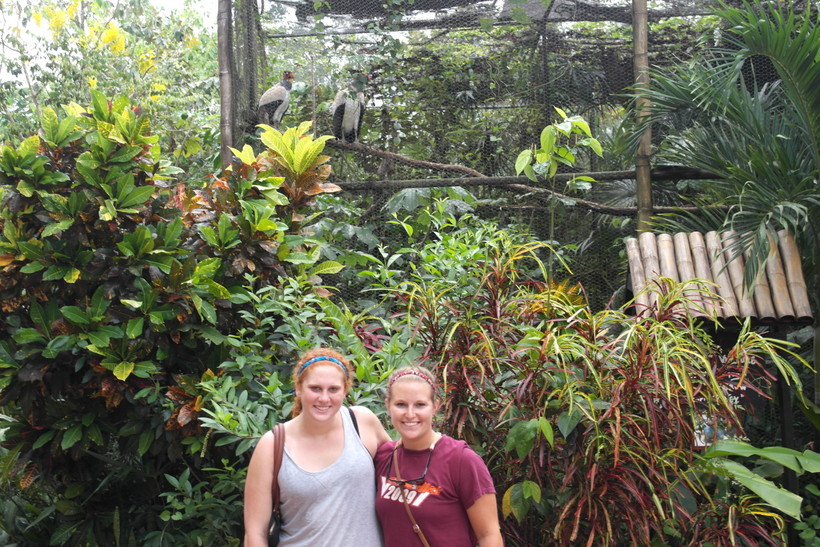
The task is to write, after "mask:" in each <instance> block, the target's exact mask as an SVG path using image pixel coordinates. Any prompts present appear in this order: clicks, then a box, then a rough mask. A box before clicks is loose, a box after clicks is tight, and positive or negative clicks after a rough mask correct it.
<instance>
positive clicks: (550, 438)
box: [538, 416, 555, 448]
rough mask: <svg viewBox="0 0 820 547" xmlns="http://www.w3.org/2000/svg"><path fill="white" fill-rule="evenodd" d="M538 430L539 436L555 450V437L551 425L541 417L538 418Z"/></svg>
mask: <svg viewBox="0 0 820 547" xmlns="http://www.w3.org/2000/svg"><path fill="white" fill-rule="evenodd" d="M538 429H540V430H541V434H542V435H544V438H545V439H546V440H547V442H548V443H549V444H550V446H551V447H553V448H555V435H554V433H553V430H552V424H551V423H550V422H549V420H547V419H546V418H544V417H543V416H541V417H539V418H538Z"/></svg>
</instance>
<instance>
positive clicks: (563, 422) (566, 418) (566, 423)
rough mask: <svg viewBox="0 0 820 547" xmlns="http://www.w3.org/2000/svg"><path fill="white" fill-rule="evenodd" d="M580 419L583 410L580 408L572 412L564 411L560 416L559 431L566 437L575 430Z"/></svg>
mask: <svg viewBox="0 0 820 547" xmlns="http://www.w3.org/2000/svg"><path fill="white" fill-rule="evenodd" d="M580 421H581V412H580V411H579V410H573V411H572V412H571V413H570V412H567V411H564V412H562V413H561V415H560V416H558V431H560V432H561V435H563V436H564V438H565V439H566V438H568V437H569V435H570V433H572V432H573V430H575V426H577V425H578V422H580Z"/></svg>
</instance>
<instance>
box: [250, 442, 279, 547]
mask: <svg viewBox="0 0 820 547" xmlns="http://www.w3.org/2000/svg"><path fill="white" fill-rule="evenodd" d="M272 487H273V432H271V431H268V432H267V433H265V434H264V435H263V436H262V438H261V439H260V440H259V443H258V444H257V445H256V448H255V449H254V451H253V456H251V463H250V465H248V476H247V478H246V479H245V547H267V546H268V525H269V524H270V517H271V513H272V511H273V493H272V491H271V488H272Z"/></svg>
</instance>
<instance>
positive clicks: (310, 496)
mask: <svg viewBox="0 0 820 547" xmlns="http://www.w3.org/2000/svg"><path fill="white" fill-rule="evenodd" d="M354 376H355V370H354V368H353V365H352V364H351V363H350V362H349V361H348V360H347V359H345V358H344V356H342V355H341V354H340V353H338V352H336V351H333V350H330V349H323V348H319V349H313V350H310V351H308V352H306V353H305V354H304V355H302V357H301V358H300V359H299V361H298V362H297V363H296V366H295V367H294V369H293V385H294V388H295V393H296V400H295V404H294V408H293V416H294V417H293V419H291V420H290V421H288V422H286V423H285V455H284V458H283V460H282V468H281V469H280V471H279V476H278V480H279V489H280V499H281V501H280V509H281V512H282V533H281V535H280V541H279V545H280V546H282V547H291V546H304V547H309V546H310V547H321V546H328V547H330V546H333V547H347V546H349V547H381V546H382V545H383V543H382V535H381V529H380V528H379V523H378V520H377V518H376V510H375V499H376V478H375V477H376V476H375V471H374V468H373V456H374V455H375V453H376V449H377V448H378V447H379V446H380V445H381V444H382V443H384V442H386V441H389V440H390V438H389V437H388V435H387V433H386V432H385V430H384V427H383V426H382V424H381V422H379V419H378V418H377V417H376V415H375V414H373V412H371V411H370V410H368V409H366V408H364V407H351V408H342V403H343V401H344V399H345V397H346V396H347V393H348V391H349V390H350V386H351V384H352V381H353V377H354ZM353 418H355V420H356V424H357V427H358V433H357V431H356V427H355V426H354V422H353ZM272 483H273V432H272V431H269V432H267V433H265V435H263V436H262V438H261V439H260V440H259V443H258V444H257V445H256V448H255V449H254V451H253V456H252V457H251V463H250V465H249V467H248V476H247V480H246V482H245V543H244V545H245V547H267V545H268V524H269V522H270V517H271V511H272V499H271V498H272V494H271V486H272Z"/></svg>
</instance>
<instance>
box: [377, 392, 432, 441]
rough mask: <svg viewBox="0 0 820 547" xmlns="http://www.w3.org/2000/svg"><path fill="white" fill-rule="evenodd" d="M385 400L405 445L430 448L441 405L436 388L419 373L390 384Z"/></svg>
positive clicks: (394, 425)
mask: <svg viewBox="0 0 820 547" xmlns="http://www.w3.org/2000/svg"><path fill="white" fill-rule="evenodd" d="M385 403H386V404H387V411H388V412H389V413H390V419H391V420H392V422H393V427H395V428H396V431H397V432H398V433H399V434H400V435H401V442H402V444H403V445H404V446H406V447H407V448H409V449H411V450H423V449H425V448H429V447H430V445H431V444H432V443H433V440H434V439H435V438H436V435H435V432H434V431H433V416H435V414H436V411H438V407H439V402H438V401H435V400H433V388H432V387H431V386H430V385H429V384H428V383H427V382H426V381H425V380H422V379H421V378H419V377H417V376H406V377H402V378H399V379H398V380H397V381H396V382H395V383H394V384H393V385H392V386H390V397H389V398H388V399H387V400H386V401H385Z"/></svg>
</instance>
